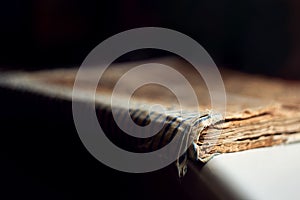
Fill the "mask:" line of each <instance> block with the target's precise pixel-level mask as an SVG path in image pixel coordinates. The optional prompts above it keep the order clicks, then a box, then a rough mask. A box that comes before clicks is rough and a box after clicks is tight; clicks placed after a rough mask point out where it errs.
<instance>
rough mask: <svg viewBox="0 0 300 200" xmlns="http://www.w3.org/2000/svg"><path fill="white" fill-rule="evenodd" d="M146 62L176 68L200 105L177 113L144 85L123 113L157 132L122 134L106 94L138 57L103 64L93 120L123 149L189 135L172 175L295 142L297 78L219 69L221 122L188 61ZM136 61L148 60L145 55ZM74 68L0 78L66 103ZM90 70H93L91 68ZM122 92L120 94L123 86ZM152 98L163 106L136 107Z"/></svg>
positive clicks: (299, 128)
mask: <svg viewBox="0 0 300 200" xmlns="http://www.w3.org/2000/svg"><path fill="white" fill-rule="evenodd" d="M151 62H155V63H162V64H166V65H169V66H171V67H174V68H175V69H176V70H178V71H179V72H180V73H181V74H183V75H184V76H185V77H186V79H187V80H189V81H190V83H191V85H192V86H193V88H194V90H195V91H196V93H197V97H198V99H199V101H200V102H201V103H200V105H199V108H190V107H186V109H185V110H184V111H183V112H178V110H179V105H178V102H177V100H176V97H175V96H174V94H173V93H171V92H170V91H169V90H167V89H166V88H164V87H161V86H158V85H146V86H144V87H142V88H140V89H139V90H137V91H136V92H135V93H134V95H133V96H132V102H133V103H132V104H131V108H130V114H131V118H132V119H133V120H134V122H135V123H137V124H139V125H141V126H145V125H147V124H148V123H149V122H150V117H149V114H151V115H153V116H154V118H152V119H154V123H161V122H162V121H163V122H164V126H163V128H162V129H161V131H160V132H159V133H157V134H156V135H155V136H153V137H150V138H146V139H136V138H133V137H130V136H128V135H126V134H124V133H122V131H121V130H120V129H119V128H118V127H117V125H116V124H115V122H114V119H113V117H112V113H111V107H110V97H111V94H112V90H113V87H114V85H115V83H116V82H117V81H118V80H119V78H120V77H121V76H122V75H124V73H126V72H127V71H128V70H129V69H131V68H133V67H135V66H137V65H140V64H143V63H142V62H141V63H126V64H118V65H113V66H111V67H110V68H109V69H108V70H106V71H105V73H104V75H103V77H102V78H101V80H100V82H99V84H100V86H101V87H98V89H97V94H96V102H95V104H96V109H97V115H98V117H99V118H101V120H100V124H101V126H102V128H103V129H104V130H105V132H106V134H107V136H108V137H109V138H110V139H111V140H112V141H114V142H115V143H116V144H118V145H119V146H121V147H123V148H125V149H128V150H130V151H136V152H147V151H154V150H157V149H159V148H161V147H163V146H164V145H166V144H168V143H169V142H170V141H171V140H173V139H174V138H177V139H178V140H179V141H181V142H180V144H179V145H178V149H174V151H178V152H180V150H181V149H182V148H184V147H185V145H187V143H188V142H187V141H188V140H189V139H192V140H193V143H192V145H191V146H190V147H189V149H188V151H187V153H185V154H183V155H182V156H181V157H180V158H178V160H177V162H176V163H177V167H178V170H179V176H182V175H184V174H185V172H186V162H187V158H189V159H191V160H200V161H202V162H206V161H208V160H209V159H210V158H211V157H212V156H213V155H217V154H221V153H231V152H237V151H244V150H249V149H253V148H261V147H269V146H274V145H280V144H288V143H292V142H298V141H300V112H299V111H300V93H299V89H300V83H299V82H292V81H284V80H280V79H275V78H268V77H262V76H256V75H247V74H242V73H238V72H234V71H230V70H223V71H221V74H222V77H223V80H224V84H225V88H226V93H227V107H226V116H225V120H222V118H220V116H219V115H218V113H215V112H214V111H213V110H211V106H210V99H209V95H208V91H207V88H206V85H205V83H204V82H203V79H201V76H200V75H199V74H197V73H196V71H195V69H193V68H192V67H191V66H189V64H187V63H186V62H183V61H181V60H177V59H161V60H155V61H151ZM144 63H149V61H145V62H144ZM77 70H78V68H74V69H56V70H44V71H37V72H6V73H5V74H2V75H1V77H0V84H1V85H2V86H5V87H10V88H12V89H21V90H28V91H31V92H36V93H39V94H43V95H46V96H48V97H50V98H62V99H67V100H70V101H71V100H72V90H73V84H74V80H75V77H76V72H77ZM95 70H99V68H97V67H95ZM90 73H91V74H92V73H95V71H93V70H91V72H90ZM149 73H152V72H151V70H149V71H147V73H141V74H140V75H139V76H138V77H136V78H137V79H143V77H145V76H149ZM153 73H157V72H153ZM156 75H159V74H156ZM164 76H165V75H164ZM166 77H167V78H170V79H171V80H170V81H171V82H172V83H173V84H175V85H176V87H178V88H181V87H182V85H181V83H179V82H176V80H172V77H168V76H166ZM199 80H200V81H199ZM128 84H135V80H130V81H129V82H128ZM125 88H126V85H125ZM183 89H184V88H183ZM88 90H89V81H88V79H87V80H86V83H85V84H83V86H82V94H80V95H78V97H75V99H77V100H79V101H83V102H84V101H90V99H87V98H86V96H85V93H86V91H88ZM124 92H125V93H126V90H125V91H124ZM125 93H124V94H118V98H119V99H120V102H121V103H120V106H119V108H118V109H119V111H118V115H119V116H120V117H122V115H124V113H126V112H128V111H127V108H126V106H125V105H122V99H123V97H124V95H125ZM153 103H156V104H162V105H164V106H165V107H166V108H167V112H166V114H162V113H159V112H157V113H156V112H153V113H149V112H148V109H145V107H143V106H140V105H145V104H146V105H152V104H153ZM124 104H125V103H124ZM199 110H200V111H201V112H199ZM195 111H198V112H195ZM124 119H126V118H124ZM124 123H126V121H125V122H124Z"/></svg>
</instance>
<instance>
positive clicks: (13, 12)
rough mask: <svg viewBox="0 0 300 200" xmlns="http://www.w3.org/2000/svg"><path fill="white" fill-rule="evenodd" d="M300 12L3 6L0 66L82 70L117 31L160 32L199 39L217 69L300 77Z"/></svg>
mask: <svg viewBox="0 0 300 200" xmlns="http://www.w3.org/2000/svg"><path fill="white" fill-rule="evenodd" d="M299 11H300V3H299V1H297V0H245V1H238V0H225V1H224V0H198V1H196V0H188V1H178V0H173V1H171V0H170V1H169V0H166V1H138V0H127V1H126V0H111V1H97V0H84V1H83V0H31V1H26V0H25V1H24V0H2V1H1V2H0V34H1V35H0V36H1V37H0V43H1V54H0V66H2V67H9V68H13V67H15V68H24V69H36V68H53V67H62V66H63V67H68V66H74V65H80V64H81V62H82V61H83V59H84V58H85V57H86V56H87V54H88V53H89V52H90V51H91V50H92V49H93V48H94V47H95V46H96V45H98V44H99V43H100V42H101V41H103V40H104V39H106V38H108V37H110V36H112V35H114V34H116V33H119V32H121V31H124V30H128V29H131V28H137V27H144V26H160V27H165V28H171V29H175V30H177V31H180V32H182V33H184V34H187V35H188V36H190V37H192V38H194V39H195V40H197V41H198V42H199V43H200V44H201V45H203V46H204V48H205V49H206V50H207V51H208V52H209V54H210V55H211V56H212V57H213V59H214V60H215V62H216V63H217V65H218V66H222V67H224V66H225V67H231V68H235V69H239V70H244V71H248V72H255V73H263V74H267V75H275V76H281V77H286V78H294V79H298V78H299V75H300V72H299V71H300V70H299V67H298V65H299V63H300V61H299V60H300V58H299V55H300V50H299V49H300V47H299V44H300V29H299V22H300V14H299V13H300V12H299ZM154 55H157V54H154ZM151 56H153V55H152V53H147V52H145V53H140V54H138V55H135V56H134V59H143V58H147V57H151ZM130 59H133V58H131V57H128V58H127V60H130Z"/></svg>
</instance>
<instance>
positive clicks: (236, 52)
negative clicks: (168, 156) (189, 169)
mask: <svg viewBox="0 0 300 200" xmlns="http://www.w3.org/2000/svg"><path fill="white" fill-rule="evenodd" d="M299 22H300V1H298V0H286V1H284V0H244V1H239V0H197V1H196V0H189V1H178V0H173V1H171V0H167V1H138V0H128V1H125V0H112V1H101V0H84V1H83V0H82V1H80V0H31V1H26V0H2V1H0V69H3V70H14V69H22V70H36V69H45V68H57V67H74V66H79V65H80V64H81V62H82V61H83V59H84V58H85V57H86V56H87V55H88V53H89V52H90V51H91V50H92V49H93V48H94V47H95V46H96V45H98V44H99V43H100V42H101V41H103V40H105V39H106V38H108V37H110V36H112V35H114V34H116V33H119V32H121V31H125V30H128V29H131V28H137V27H144V26H159V27H165V28H171V29H175V30H177V31H180V32H182V33H184V34H186V35H188V36H190V37H192V38H193V39H195V40H197V41H198V42H199V43H200V44H201V45H202V46H203V47H204V48H205V49H206V50H207V51H208V52H209V54H210V55H211V56H212V58H213V59H214V61H215V62H216V64H217V65H218V66H219V67H230V68H233V69H236V70H242V71H246V72H251V73H258V74H265V75H269V76H279V77H282V78H286V79H300V67H299V65H300V46H299V45H300V27H299ZM154 56H163V54H161V52H155V51H140V52H137V53H131V54H129V55H127V56H125V57H124V58H123V59H122V60H119V61H128V60H139V59H146V58H151V57H154ZM0 76H1V74H0ZM0 97H1V100H0V101H1V104H0V124H1V130H0V132H1V140H0V142H1V145H0V146H1V155H0V156H1V160H0V165H1V167H0V170H1V173H0V184H1V187H0V198H1V199H15V198H21V197H22V198H30V199H32V198H33V199H54V198H55V199H57V198H58V199H73V198H78V197H79V198H81V199H104V198H105V197H104V196H105V195H110V196H111V198H119V199H144V198H148V199H163V198H164V199H166V198H167V197H169V196H170V197H171V198H173V199H189V198H190V197H191V196H188V195H187V193H186V192H184V191H182V187H181V184H182V182H184V181H182V180H177V179H176V178H175V179H176V180H169V179H168V178H170V177H176V171H174V168H173V167H169V168H167V169H162V170H160V171H158V172H153V173H148V174H127V173H122V172H117V171H115V170H113V169H110V168H108V167H106V166H104V165H102V164H100V163H99V162H98V161H96V160H95V159H94V158H93V157H92V156H91V155H90V154H89V153H88V152H87V151H86V150H85V149H84V147H83V145H82V144H81V142H80V140H79V138H78V136H77V133H76V130H75V129H74V124H73V120H72V113H71V105H70V102H63V101H59V100H55V99H47V98H45V97H42V96H38V95H34V94H28V93H21V92H19V93H17V92H15V91H10V90H7V89H4V88H2V89H1V90H0ZM170 173H174V174H173V175H170ZM185 182H187V181H185ZM189 184H192V185H195V184H200V183H198V182H195V183H189ZM199 188H202V187H200V186H199ZM202 192H203V191H202ZM204 193H205V191H204ZM194 195H196V196H198V197H199V196H200V197H203V195H204V194H203V193H201V191H199V192H197V193H194ZM2 197H5V198H2ZM203 199H205V198H203Z"/></svg>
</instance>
